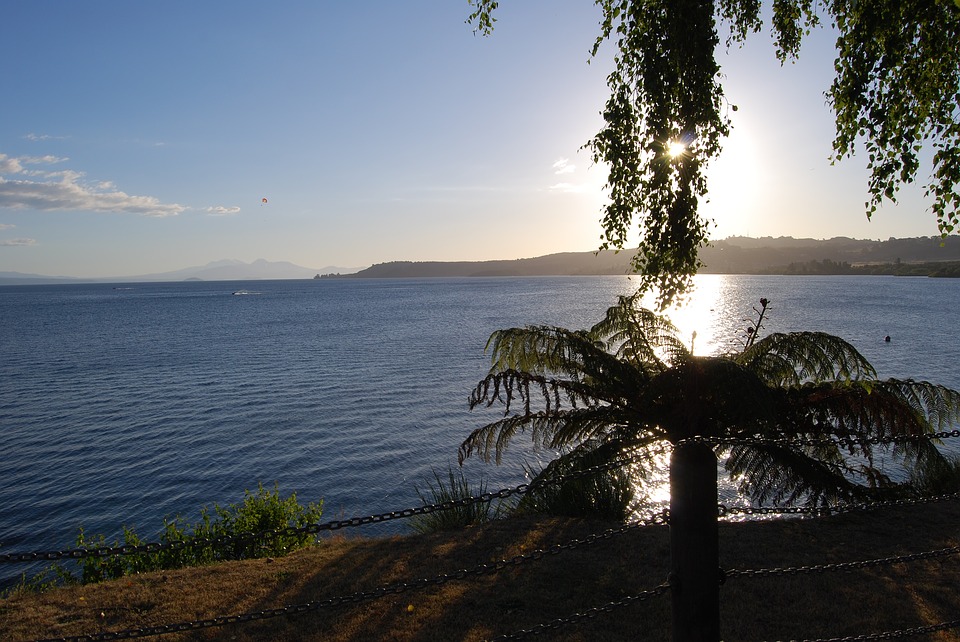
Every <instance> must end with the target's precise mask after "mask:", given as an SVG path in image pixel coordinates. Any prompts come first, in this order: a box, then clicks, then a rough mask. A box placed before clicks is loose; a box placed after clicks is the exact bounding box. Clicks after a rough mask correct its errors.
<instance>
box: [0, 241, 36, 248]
mask: <svg viewBox="0 0 960 642" xmlns="http://www.w3.org/2000/svg"><path fill="white" fill-rule="evenodd" d="M36 244H37V242H36V241H35V240H34V239H0V247H19V246H24V245H36Z"/></svg>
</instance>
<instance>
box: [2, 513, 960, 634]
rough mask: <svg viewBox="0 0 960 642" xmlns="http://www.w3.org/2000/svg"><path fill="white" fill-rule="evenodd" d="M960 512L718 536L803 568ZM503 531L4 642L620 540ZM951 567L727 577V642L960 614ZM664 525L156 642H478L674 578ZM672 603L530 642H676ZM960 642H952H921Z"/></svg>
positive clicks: (901, 624)
mask: <svg viewBox="0 0 960 642" xmlns="http://www.w3.org/2000/svg"><path fill="white" fill-rule="evenodd" d="M958 524H960V503H958V502H943V503H938V504H931V505H926V506H913V507H900V508H893V509H891V508H888V509H883V510H876V511H870V512H862V513H856V514H850V515H840V516H835V517H830V518H822V519H816V520H789V521H784V520H776V521H771V522H763V523H741V524H722V525H721V545H720V552H721V563H722V564H723V566H724V568H725V569H731V568H737V569H749V568H763V567H785V566H803V565H814V564H824V563H837V562H850V561H858V560H866V559H872V558H880V557H887V556H894V555H902V554H908V553H917V552H922V551H927V550H934V549H939V548H945V547H949V546H957V545H958V533H960V531H958V529H957V525H958ZM614 526H615V525H611V524H609V523H603V522H591V521H582V520H564V519H544V518H540V519H535V518H511V519H506V520H499V521H495V522H492V523H490V524H487V525H484V526H480V527H473V528H468V529H465V530H462V531H457V532H452V533H435V534H429V535H416V536H408V537H393V538H383V539H351V538H344V537H337V538H333V539H330V540H327V541H325V542H324V543H323V544H322V545H320V546H318V547H315V548H311V549H306V550H302V551H298V552H296V553H293V554H291V555H290V556H288V557H284V558H278V559H275V560H263V559H261V560H246V561H241V562H229V563H224V564H220V565H217V566H209V567H202V568H191V569H181V570H176V571H164V572H158V573H152V574H146V575H140V576H133V577H129V578H123V579H120V580H117V581H113V582H108V583H104V584H98V585H87V586H82V587H68V588H63V589H57V590H54V591H50V592H48V593H43V594H33V595H19V596H13V597H10V598H7V599H5V600H3V601H2V602H0V639H3V640H29V639H38V638H49V637H61V636H71V635H82V634H89V633H98V632H106V631H119V630H126V629H131V628H138V627H149V626H157V625H163V624H169V623H174V622H182V621H192V620H204V619H208V618H213V617H216V616H223V615H235V614H242V613H251V612H257V611H261V610H266V609H274V608H279V607H283V606H284V605H288V604H305V603H310V602H315V601H320V600H325V599H328V598H331V597H334V596H342V595H350V594H352V593H354V592H359V591H371V590H373V589H375V588H377V587H381V586H386V585H391V584H395V583H405V582H406V583H415V581H416V580H418V579H420V578H432V577H436V576H439V575H441V574H444V573H455V572H456V571H457V570H459V569H467V568H472V567H475V566H477V565H480V564H491V563H494V562H496V561H498V560H502V559H509V558H511V557H512V556H514V555H519V554H523V553H532V552H534V551H536V550H537V549H543V550H546V549H549V548H550V547H551V546H553V545H555V544H565V543H567V542H569V541H571V540H573V539H580V540H582V539H584V538H586V537H588V536H590V535H591V534H592V533H597V532H602V531H604V530H605V529H608V528H611V527H614ZM958 561H960V558H958V557H957V556H951V557H945V558H939V559H934V560H926V561H923V562H911V563H905V564H897V565H893V566H883V567H878V568H867V569H858V570H850V571H841V572H832V573H826V574H819V573H818V574H803V575H788V576H784V577H743V576H736V577H731V578H729V579H728V580H727V582H726V583H725V584H724V585H723V587H722V588H721V608H722V613H721V631H722V634H723V637H724V639H725V640H764V639H804V638H818V637H838V636H846V635H851V636H852V635H861V634H865V633H875V632H879V631H884V630H893V629H902V628H911V627H917V626H924V625H928V624H933V623H937V622H942V621H947V620H951V619H954V618H956V617H957V615H958V614H960V590H958V589H960V579H958V578H960V574H958V573H957V570H958V568H960V564H958ZM668 568H669V543H668V531H667V528H666V527H658V526H654V527H645V528H640V529H634V530H632V531H630V532H628V533H627V534H624V535H618V536H615V537H612V538H609V539H604V540H601V541H600V542H598V543H596V544H593V545H590V546H585V547H582V548H576V549H575V550H566V551H564V552H562V553H560V554H559V555H546V556H544V558H543V559H541V560H539V561H536V562H531V563H527V564H522V565H518V566H509V567H507V568H505V569H503V570H501V571H500V572H498V573H494V574H484V575H471V576H469V577H467V578H464V579H455V580H452V581H449V582H447V583H444V584H441V585H430V586H428V587H426V588H417V589H415V590H409V591H406V592H401V593H396V594H388V595H386V596H384V597H381V598H379V599H375V600H369V601H363V602H359V603H355V604H344V605H341V606H336V607H331V608H323V609H320V610H317V611H314V612H308V613H302V614H298V615H284V616H281V617H275V618H270V619H265V620H261V621H254V622H246V623H239V624H233V625H227V626H220V627H213V628H209V629H204V630H200V631H194V632H188V633H176V634H168V635H165V636H163V637H162V638H160V639H163V640H165V641H166V640H176V641H184V640H238V641H240V642H247V641H253V640H265V639H269V640H283V641H299V640H303V641H308V640H309V641H312V640H334V641H348V640H349V641H357V640H416V641H418V642H431V641H434V640H437V641H440V640H484V639H489V638H491V637H494V636H496V635H500V634H503V633H511V632H514V631H517V630H520V629H526V628H531V627H534V626H536V625H537V624H540V623H543V622H550V621H551V620H554V619H555V618H561V617H567V616H569V615H571V614H573V613H575V612H577V611H583V610H585V609H588V608H591V607H595V606H603V605H605V604H608V603H610V602H611V601H614V600H619V599H621V598H623V597H625V596H628V595H633V594H636V593H639V592H641V591H643V590H646V589H650V588H653V587H655V586H657V585H658V584H660V583H661V582H663V581H664V580H665V579H666V577H667V572H668ZM669 621H670V610H669V595H664V596H660V597H657V598H654V599H651V600H647V601H643V602H638V603H634V604H632V605H630V606H628V607H625V608H621V609H617V610H615V611H613V612H611V613H604V614H600V615H599V616H597V617H595V618H592V619H590V620H589V621H587V622H584V623H583V624H581V625H578V626H576V627H564V628H561V629H559V630H556V631H551V632H548V633H547V634H544V635H541V636H539V637H538V638H537V639H541V640H543V639H547V640H553V639H556V640H572V641H577V640H584V641H586V640H619V639H633V640H664V639H669ZM926 639H930V640H952V639H958V637H957V633H956V632H954V633H946V634H936V635H932V636H928V637H927V638H926Z"/></svg>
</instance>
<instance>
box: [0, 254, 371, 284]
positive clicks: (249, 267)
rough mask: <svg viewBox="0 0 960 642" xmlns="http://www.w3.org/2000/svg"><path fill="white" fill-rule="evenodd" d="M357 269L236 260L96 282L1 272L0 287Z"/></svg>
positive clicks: (305, 275)
mask: <svg viewBox="0 0 960 642" xmlns="http://www.w3.org/2000/svg"><path fill="white" fill-rule="evenodd" d="M358 269H359V268H344V267H336V266H327V267H324V268H320V269H315V268H305V267H302V266H300V265H296V264H294V263H288V262H286V261H266V260H264V259H257V260H256V261H254V262H253V263H244V262H243V261H237V260H231V259H226V260H221V261H213V262H212V263H208V264H206V265H203V266H198V267H189V268H184V269H182V270H174V271H173V272H160V273H156V274H140V275H137V276H117V277H108V278H97V279H76V278H68V277H52V276H43V275H39V274H23V273H20V272H0V284H2V285H17V284H21V285H27V284H42V283H130V282H138V283H141V282H148V281H154V282H162V281H186V280H200V281H255V280H261V279H312V278H313V277H314V276H316V275H317V274H328V273H340V274H349V273H353V272H356V271H357V270H358Z"/></svg>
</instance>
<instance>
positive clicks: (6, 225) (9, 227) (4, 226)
mask: <svg viewBox="0 0 960 642" xmlns="http://www.w3.org/2000/svg"><path fill="white" fill-rule="evenodd" d="M15 227H16V225H13V224H12V223H0V230H12V229H13V228H15Z"/></svg>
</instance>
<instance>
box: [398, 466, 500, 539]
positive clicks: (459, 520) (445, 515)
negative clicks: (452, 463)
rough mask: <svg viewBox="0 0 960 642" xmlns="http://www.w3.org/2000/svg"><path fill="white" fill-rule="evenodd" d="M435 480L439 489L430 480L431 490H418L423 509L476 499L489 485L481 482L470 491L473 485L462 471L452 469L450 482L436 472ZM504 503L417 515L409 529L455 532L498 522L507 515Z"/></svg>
mask: <svg viewBox="0 0 960 642" xmlns="http://www.w3.org/2000/svg"><path fill="white" fill-rule="evenodd" d="M433 478H434V480H436V484H437V485H436V486H434V485H433V483H432V482H430V481H427V488H428V491H427V492H426V493H423V492H421V491H420V489H419V488H416V489H415V490H416V491H417V497H419V498H420V501H421V502H423V505H424V506H429V505H432V504H443V503H445V502H449V501H455V500H460V499H467V498H470V497H476V496H479V495H482V494H484V493H486V492H487V488H486V485H485V484H484V482H483V480H482V479H481V480H480V482H479V485H478V486H477V487H476V488H473V489H471V487H470V483H469V482H468V481H467V479H466V477H464V475H463V470H461V469H459V468H458V469H457V470H456V471H454V470H453V467H450V468H449V469H448V471H447V479H448V481H447V482H444V480H442V479H441V478H440V475H439V474H438V473H437V471H433ZM505 508H506V506H505V504H504V502H503V500H499V501H497V502H496V503H494V502H493V501H489V502H474V503H470V504H467V505H465V506H455V507H453V508H448V509H445V510H437V511H433V512H431V513H424V514H422V515H416V516H414V517H413V518H411V520H410V526H411V528H413V530H415V531H416V532H418V533H432V532H436V531H446V530H455V529H458V528H463V527H464V526H470V525H471V524H481V523H483V522H487V521H490V520H491V519H497V518H498V517H500V516H501V515H502V514H503V513H504V512H505Z"/></svg>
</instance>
